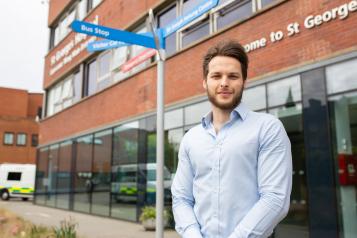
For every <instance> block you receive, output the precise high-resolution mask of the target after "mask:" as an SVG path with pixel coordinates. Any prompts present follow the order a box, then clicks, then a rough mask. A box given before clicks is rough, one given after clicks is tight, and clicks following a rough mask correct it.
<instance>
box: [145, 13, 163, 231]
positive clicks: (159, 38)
mask: <svg viewBox="0 0 357 238" xmlns="http://www.w3.org/2000/svg"><path fill="white" fill-rule="evenodd" d="M149 22H150V27H151V31H152V33H153V36H154V41H155V44H156V49H157V52H158V56H159V59H158V62H157V92H156V95H157V99H156V100H157V102H156V105H157V106H156V107H157V114H156V227H155V228H156V229H155V231H156V232H155V238H163V237H164V149H165V148H164V146H165V144H164V140H165V138H164V113H165V84H164V82H165V79H164V77H165V49H164V48H165V43H164V39H163V34H162V31H161V30H158V31H156V30H155V29H156V27H155V23H154V22H155V21H154V13H153V10H152V9H150V11H149Z"/></svg>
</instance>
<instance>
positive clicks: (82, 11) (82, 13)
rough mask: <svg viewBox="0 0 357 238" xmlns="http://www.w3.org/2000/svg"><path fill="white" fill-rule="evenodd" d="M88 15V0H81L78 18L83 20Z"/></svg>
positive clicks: (78, 6)
mask: <svg viewBox="0 0 357 238" xmlns="http://www.w3.org/2000/svg"><path fill="white" fill-rule="evenodd" d="M86 15H87V0H80V1H79V3H78V5H77V19H78V20H83V19H84V18H85V16H86Z"/></svg>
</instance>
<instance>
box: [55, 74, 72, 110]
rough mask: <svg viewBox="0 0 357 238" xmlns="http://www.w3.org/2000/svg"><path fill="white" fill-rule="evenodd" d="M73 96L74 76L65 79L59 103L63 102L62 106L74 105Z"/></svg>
mask: <svg viewBox="0 0 357 238" xmlns="http://www.w3.org/2000/svg"><path fill="white" fill-rule="evenodd" d="M72 98H73V76H72V75H71V76H70V77H69V78H67V79H65V80H64V81H63V86H62V93H61V100H60V101H59V102H58V103H62V108H63V109H65V108H66V107H68V106H70V105H72Z"/></svg>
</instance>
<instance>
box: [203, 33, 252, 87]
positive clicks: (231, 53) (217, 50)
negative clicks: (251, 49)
mask: <svg viewBox="0 0 357 238" xmlns="http://www.w3.org/2000/svg"><path fill="white" fill-rule="evenodd" d="M216 56H227V57H232V58H235V59H236V60H238V61H239V62H240V65H241V67H242V74H243V80H246V79H247V74H248V62H249V60H248V55H247V53H246V52H245V50H244V48H243V46H242V45H241V44H239V43H238V42H237V41H234V40H229V41H222V42H219V43H218V44H216V45H214V46H212V47H211V48H209V49H208V51H207V53H206V55H205V56H204V57H203V64H202V66H203V76H204V78H207V75H208V64H209V62H211V60H212V59H213V58H214V57H216Z"/></svg>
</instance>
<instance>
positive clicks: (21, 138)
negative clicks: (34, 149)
mask: <svg viewBox="0 0 357 238" xmlns="http://www.w3.org/2000/svg"><path fill="white" fill-rule="evenodd" d="M26 138H27V135H26V134H25V133H18V134H17V139H16V145H21V146H25V145H26Z"/></svg>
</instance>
